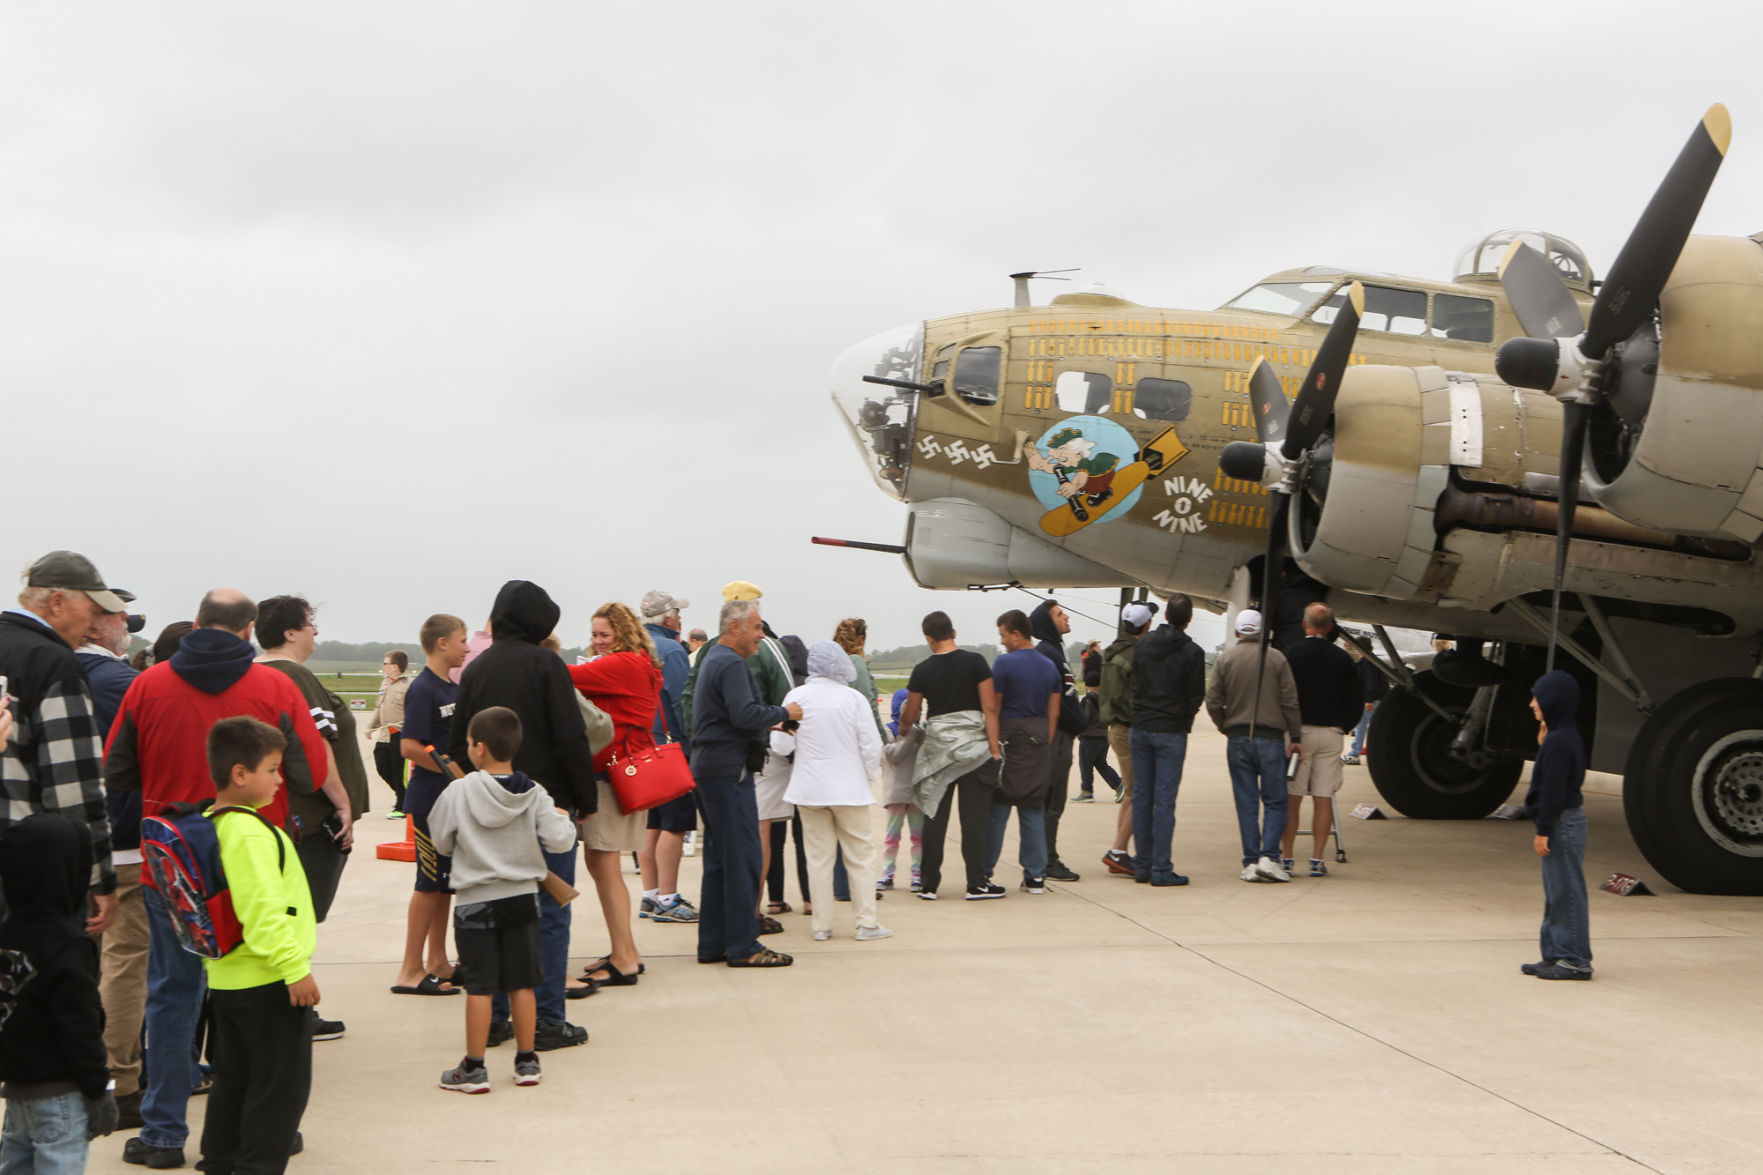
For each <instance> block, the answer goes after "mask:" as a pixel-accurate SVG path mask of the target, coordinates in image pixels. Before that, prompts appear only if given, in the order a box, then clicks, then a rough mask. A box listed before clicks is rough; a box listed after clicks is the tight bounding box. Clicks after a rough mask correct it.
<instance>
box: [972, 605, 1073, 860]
mask: <svg viewBox="0 0 1763 1175" xmlns="http://www.w3.org/2000/svg"><path fill="white" fill-rule="evenodd" d="M998 639H999V640H1000V641H1002V642H1003V645H1004V647H1005V648H1006V649H1007V650H1009V651H1008V652H1006V653H1005V654H1003V655H1002V656H1001V657H999V658H998V659H997V660H996V661H993V662H992V684H993V685H994V686H995V687H996V688H997V691H998V700H999V702H1000V705H1001V709H1000V713H999V718H998V741H999V742H1000V743H1001V744H1002V745H1003V750H1004V762H1003V765H1002V766H1001V767H1000V768H999V770H998V792H997V795H996V796H994V797H993V800H992V822H991V829H990V832H991V839H990V841H989V843H988V845H987V850H988V851H989V853H990V854H991V866H992V868H994V869H995V868H997V865H998V858H999V856H1001V855H1002V854H1003V852H1004V829H1005V826H1006V825H1007V824H1008V823H1009V822H1010V809H1011V808H1015V809H1016V811H1017V817H1016V823H1017V834H1018V836H1020V837H1021V842H1022V848H1021V851H1020V852H1019V854H1018V858H1019V860H1020V861H1021V863H1022V889H1023V892H1024V893H1030V894H1041V893H1046V892H1047V887H1046V880H1047V831H1046V815H1045V808H1046V802H1047V789H1048V788H1049V787H1050V786H1051V785H1052V771H1053V734H1054V731H1055V730H1056V729H1057V727H1058V722H1059V695H1060V693H1061V691H1062V690H1063V689H1064V681H1063V679H1062V678H1061V676H1060V673H1059V669H1058V667H1057V666H1055V665H1054V664H1053V662H1052V661H1051V660H1050V659H1048V658H1047V657H1045V656H1042V655H1041V654H1040V653H1038V652H1036V651H1035V638H1034V632H1033V629H1032V628H1031V627H1030V625H1029V619H1028V616H1027V615H1025V614H1024V613H1023V612H1022V611H1021V610H1020V609H1012V610H1011V611H1009V612H1006V613H1004V614H1003V615H1002V616H1000V617H998ZM1061 786H1063V784H1061Z"/></svg>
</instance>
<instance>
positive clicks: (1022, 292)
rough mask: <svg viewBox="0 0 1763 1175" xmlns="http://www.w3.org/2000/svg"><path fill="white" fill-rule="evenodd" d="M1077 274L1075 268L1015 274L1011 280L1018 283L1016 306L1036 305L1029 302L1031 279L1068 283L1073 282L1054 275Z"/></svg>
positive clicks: (1011, 276)
mask: <svg viewBox="0 0 1763 1175" xmlns="http://www.w3.org/2000/svg"><path fill="white" fill-rule="evenodd" d="M1077 272H1079V270H1078V269H1075V268H1073V269H1042V270H1036V271H1033V272H1030V273H1013V274H1011V275H1010V280H1011V281H1013V282H1015V283H1016V305H1017V306H1018V307H1022V306H1033V305H1034V303H1033V302H1031V301H1030V300H1029V296H1028V279H1029V278H1031V277H1040V278H1045V279H1047V280H1048V281H1052V282H1068V281H1070V280H1071V279H1070V278H1068V277H1054V276H1053V275H1054V274H1056V273H1077Z"/></svg>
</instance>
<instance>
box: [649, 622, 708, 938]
mask: <svg viewBox="0 0 1763 1175" xmlns="http://www.w3.org/2000/svg"><path fill="white" fill-rule="evenodd" d="M691 606H692V602H691V601H690V600H688V599H686V598H685V597H684V596H676V595H673V594H672V593H671V592H664V591H661V590H659V589H657V590H655V591H652V592H648V593H646V594H645V595H644V596H643V603H642V612H643V627H644V629H646V630H647V631H648V633H649V639H650V640H652V641H654V642H655V655H656V656H657V657H659V658H661V706H660V708H659V709H658V710H657V711H656V714H655V728H654V732H653V733H654V735H655V741H656V742H658V743H659V742H661V741H663V739H665V738H666V737H667V736H669V735H671V736H672V737H673V738H674V739H675V740H676V741H678V742H680V743H681V744H683V745H684V746H685V749H686V753H687V754H688V755H690V754H691V752H692V745H691V740H690V739H688V738H687V737H686V730H685V718H684V712H685V711H684V703H685V696H686V678H687V676H688V675H690V673H691V671H692V659H691V657H690V656H689V655H688V654H687V653H686V647H685V646H684V645H682V644H680V639H679V626H680V613H681V612H683V611H685V610H686V609H687V608H690V607H691ZM663 719H665V720H666V721H665V722H663ZM697 827H698V802H697V801H696V800H695V799H693V798H692V795H691V793H690V792H688V793H686V794H685V795H683V796H680V797H679V798H678V799H674V800H669V801H667V803H665V804H661V805H659V806H657V807H654V808H650V809H649V819H648V829H647V831H646V833H645V839H644V842H643V849H642V851H641V852H639V853H638V854H637V864H638V866H639V867H640V869H641V871H642V874H643V901H642V909H641V910H640V911H639V913H638V916H639V917H642V918H652V919H654V920H655V921H657V922H696V921H697V920H698V908H697V907H696V906H694V905H692V903H691V901H690V900H689V899H687V898H686V897H685V895H683V894H681V893H680V892H679V863H680V858H681V857H683V856H684V855H685V846H686V833H688V832H691V831H693V830H694V829H696V828H697Z"/></svg>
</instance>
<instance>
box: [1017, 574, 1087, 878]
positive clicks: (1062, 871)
mask: <svg viewBox="0 0 1763 1175" xmlns="http://www.w3.org/2000/svg"><path fill="white" fill-rule="evenodd" d="M1028 624H1029V628H1030V630H1031V631H1032V632H1033V634H1034V638H1035V640H1036V642H1037V643H1036V644H1035V648H1036V650H1038V651H1039V652H1040V653H1041V655H1042V656H1044V657H1046V658H1048V659H1049V660H1051V661H1052V662H1053V665H1054V667H1055V668H1057V669H1058V670H1059V683H1060V689H1061V690H1062V691H1063V697H1062V700H1061V702H1060V711H1061V716H1060V719H1059V724H1058V730H1057V731H1056V732H1055V733H1054V735H1053V766H1052V767H1051V768H1050V775H1049V780H1050V783H1049V786H1048V788H1047V800H1046V806H1045V808H1044V811H1045V817H1044V820H1045V824H1046V829H1047V879H1048V880H1049V881H1067V882H1070V881H1076V880H1077V879H1078V875H1077V874H1076V873H1075V872H1073V871H1072V869H1071V867H1070V866H1069V865H1067V864H1066V863H1065V862H1064V861H1062V860H1060V859H1059V818H1060V817H1061V816H1063V815H1065V789H1066V788H1068V787H1070V786H1071V751H1072V735H1073V734H1074V733H1075V732H1076V731H1079V730H1082V729H1083V728H1084V726H1086V725H1088V724H1087V723H1086V722H1085V721H1084V718H1083V712H1082V707H1081V706H1079V705H1078V700H1077V692H1076V690H1074V689H1073V679H1072V676H1071V663H1070V662H1069V661H1067V660H1066V659H1065V634H1066V633H1068V632H1070V631H1071V617H1070V616H1068V615H1066V612H1065V609H1063V608H1061V607H1060V606H1059V601H1058V600H1042V601H1041V602H1040V604H1039V605H1038V606H1037V607H1036V608H1035V610H1034V611H1033V612H1031V613H1029V616H1028ZM1067 709H1069V710H1071V711H1072V713H1069V714H1067V713H1065V712H1064V711H1066V710H1067Z"/></svg>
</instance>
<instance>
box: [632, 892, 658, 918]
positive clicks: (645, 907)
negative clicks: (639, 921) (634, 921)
mask: <svg viewBox="0 0 1763 1175" xmlns="http://www.w3.org/2000/svg"><path fill="white" fill-rule="evenodd" d="M660 908H661V903H660V902H658V901H656V900H655V899H654V898H651V897H645V898H644V899H643V900H642V903H641V904H640V905H638V906H637V917H639V918H647V917H649V916H650V915H651V914H653V913H655V911H657V910H659V909H660Z"/></svg>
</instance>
